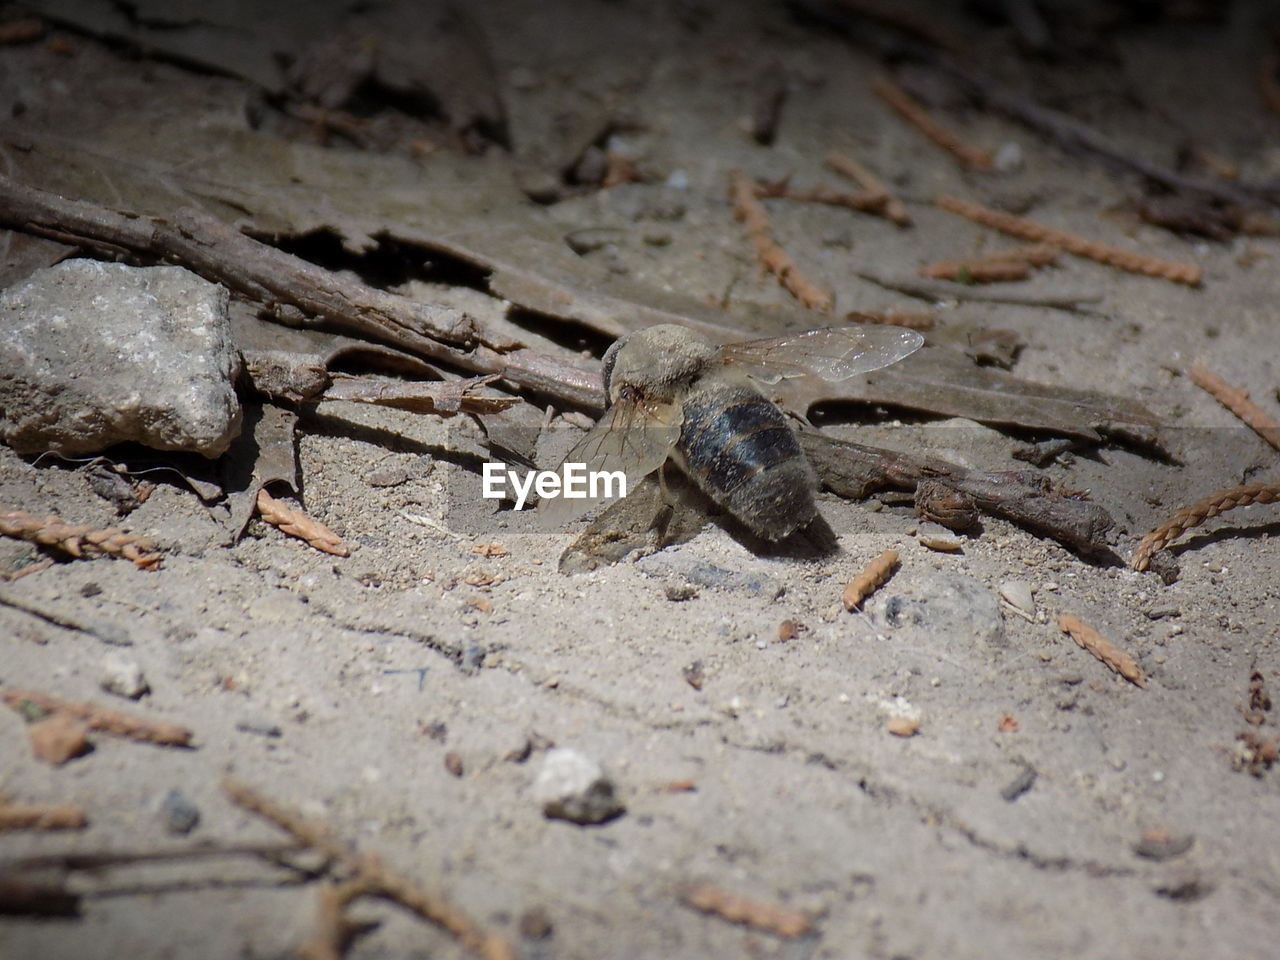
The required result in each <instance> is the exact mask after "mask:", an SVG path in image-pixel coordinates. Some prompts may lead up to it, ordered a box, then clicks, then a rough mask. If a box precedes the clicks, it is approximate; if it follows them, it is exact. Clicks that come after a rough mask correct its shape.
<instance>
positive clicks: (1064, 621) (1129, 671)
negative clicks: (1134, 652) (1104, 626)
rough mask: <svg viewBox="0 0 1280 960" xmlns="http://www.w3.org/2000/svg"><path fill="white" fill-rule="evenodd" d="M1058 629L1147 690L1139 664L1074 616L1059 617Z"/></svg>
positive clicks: (1145, 677) (1144, 676)
mask: <svg viewBox="0 0 1280 960" xmlns="http://www.w3.org/2000/svg"><path fill="white" fill-rule="evenodd" d="M1058 628H1059V629H1060V630H1062V632H1063V633H1065V634H1068V635H1069V636H1070V637H1071V639H1072V640H1074V641H1075V642H1076V643H1077V644H1079V645H1080V646H1081V647H1083V648H1084V649H1085V650H1087V651H1088V652H1089V653H1091V654H1093V655H1094V656H1095V657H1097V658H1098V659H1099V660H1100V661H1102V663H1103V664H1105V665H1106V666H1107V667H1109V668H1110V669H1112V670H1114V671H1115V672H1116V673H1118V674H1120V676H1122V677H1124V678H1125V679H1126V680H1128V681H1129V682H1130V683H1132V684H1134V685H1135V686H1138V687H1143V688H1145V687H1146V685H1147V675H1146V674H1145V673H1143V672H1142V668H1141V667H1140V666H1138V662H1137V661H1136V660H1134V659H1133V657H1131V656H1129V655H1128V654H1127V653H1125V652H1124V651H1123V650H1121V649H1120V648H1119V647H1117V646H1116V645H1115V644H1114V643H1112V642H1111V641H1110V640H1108V639H1107V638H1106V637H1104V636H1103V635H1102V634H1100V633H1099V632H1098V631H1097V630H1095V629H1093V627H1091V626H1089V625H1088V624H1087V623H1085V622H1084V621H1083V620H1081V619H1080V618H1079V617H1077V616H1075V615H1074V614H1070V613H1064V614H1062V616H1060V617H1058Z"/></svg>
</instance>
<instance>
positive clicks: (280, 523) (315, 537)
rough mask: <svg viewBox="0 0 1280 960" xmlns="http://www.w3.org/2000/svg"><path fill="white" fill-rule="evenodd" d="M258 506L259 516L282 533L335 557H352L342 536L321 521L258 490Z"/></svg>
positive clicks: (264, 491)
mask: <svg viewBox="0 0 1280 960" xmlns="http://www.w3.org/2000/svg"><path fill="white" fill-rule="evenodd" d="M257 506H258V516H260V517H262V519H263V520H265V521H266V522H267V523H269V524H271V525H272V526H274V527H279V528H280V532H281V533H284V534H288V535H289V536H291V537H297V538H298V539H299V540H305V541H306V542H307V544H308V545H309V546H312V547H315V549H317V550H320V551H322V552H324V553H329V554H332V555H333V556H335V557H348V556H350V555H351V550H350V548H349V547H348V546H347V545H346V544H345V543H343V541H342V538H341V537H340V536H338V535H337V534H336V533H334V532H333V531H332V530H330V529H329V528H328V527H326V526H325V525H324V524H323V523H321V522H320V521H319V520H313V519H312V518H311V517H308V516H307V515H306V514H305V513H303V512H302V511H301V510H298V509H296V508H294V507H291V506H289V505H288V504H287V503H285V502H284V501H283V500H277V499H276V498H275V497H273V496H271V494H269V493H267V491H266V490H262V489H260V490H258V500H257Z"/></svg>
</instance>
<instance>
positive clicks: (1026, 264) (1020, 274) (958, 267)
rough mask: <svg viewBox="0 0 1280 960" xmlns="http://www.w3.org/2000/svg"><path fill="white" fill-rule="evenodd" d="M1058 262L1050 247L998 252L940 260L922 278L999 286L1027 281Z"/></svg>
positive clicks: (922, 270)
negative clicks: (1034, 269)
mask: <svg viewBox="0 0 1280 960" xmlns="http://www.w3.org/2000/svg"><path fill="white" fill-rule="evenodd" d="M1057 259H1058V248H1057V247H1055V246H1053V245H1052V244H1049V243H1033V244H1031V245H1030V246H1026V247H1014V248H1012V249H1010V250H996V251H994V252H992V253H987V254H983V255H982V256H981V257H967V258H964V259H961V260H938V261H936V262H935V263H930V264H927V265H925V266H923V267H921V268H920V276H922V277H930V278H932V279H934V280H957V281H959V282H961V283H999V282H1002V281H1007V280H1024V279H1026V276H1027V274H1028V273H1030V272H1031V268H1032V267H1046V266H1048V265H1049V264H1051V263H1053V262H1054V261H1056V260H1057Z"/></svg>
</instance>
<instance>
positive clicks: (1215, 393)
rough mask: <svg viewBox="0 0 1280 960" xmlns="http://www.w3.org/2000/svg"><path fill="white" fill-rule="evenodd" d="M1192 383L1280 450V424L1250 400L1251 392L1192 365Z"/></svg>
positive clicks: (1188, 370)
mask: <svg viewBox="0 0 1280 960" xmlns="http://www.w3.org/2000/svg"><path fill="white" fill-rule="evenodd" d="M1187 375H1188V376H1189V377H1190V378H1191V381H1192V382H1193V383H1194V384H1195V385H1196V386H1197V387H1199V388H1200V389H1201V390H1204V391H1205V392H1206V393H1208V394H1209V395H1210V396H1212V397H1213V398H1214V399H1215V400H1217V401H1218V402H1219V403H1220V404H1222V405H1223V406H1224V407H1226V408H1227V409H1228V410H1230V411H1231V412H1232V413H1234V414H1235V415H1236V416H1237V417H1239V418H1240V420H1242V421H1243V422H1244V423H1245V424H1246V425H1247V426H1248V427H1249V428H1250V429H1251V430H1252V431H1253V432H1254V433H1256V434H1257V435H1258V436H1260V437H1261V438H1262V439H1263V440H1265V441H1267V443H1269V444H1271V446H1273V447H1275V448H1276V449H1277V450H1280V422H1277V421H1276V419H1275V418H1274V417H1273V416H1271V414H1269V413H1267V411H1265V410H1263V409H1262V408H1261V407H1260V406H1258V405H1257V404H1256V403H1254V402H1253V401H1252V400H1250V399H1249V391H1248V390H1245V389H1243V388H1242V387H1233V386H1232V385H1231V384H1229V383H1227V381H1225V380H1223V379H1222V378H1221V377H1220V376H1218V375H1217V374H1216V373H1213V372H1212V371H1210V370H1208V369H1206V368H1205V367H1202V366H1200V365H1199V364H1192V365H1191V366H1190V367H1188V368H1187Z"/></svg>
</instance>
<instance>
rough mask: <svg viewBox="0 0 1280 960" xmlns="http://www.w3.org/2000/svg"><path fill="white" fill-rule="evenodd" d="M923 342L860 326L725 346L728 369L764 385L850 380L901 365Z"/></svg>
mask: <svg viewBox="0 0 1280 960" xmlns="http://www.w3.org/2000/svg"><path fill="white" fill-rule="evenodd" d="M923 343H924V337H922V336H920V334H918V333H916V332H915V331H914V330H903V329H901V328H900V327H888V326H883V327H882V326H873V325H862V326H854V327H821V328H819V329H817V330H806V331H805V332H804V333H796V334H791V335H789V336H785V337H772V338H770V339H767V340H748V341H746V342H745V343H730V344H727V345H726V346H724V347H722V348H721V350H720V355H721V357H723V359H724V362H725V364H726V365H728V366H737V367H739V368H741V369H742V371H743V372H744V373H746V374H748V375H749V376H750V377H751V378H752V379H754V380H758V381H760V382H761V383H777V382H778V381H779V380H785V379H789V378H792V377H805V376H815V377H818V378H820V379H822V380H827V381H833V380H847V379H848V378H849V377H854V376H857V375H858V374H860V373H869V372H870V371H872V370H879V369H880V368H881V367H887V366H889V364H891V363H897V362H898V361H899V360H901V359H902V358H903V357H906V356H909V355H911V354H913V353H915V352H916V351H917V350H919V349H920V346H921V345H922V344H923Z"/></svg>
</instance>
